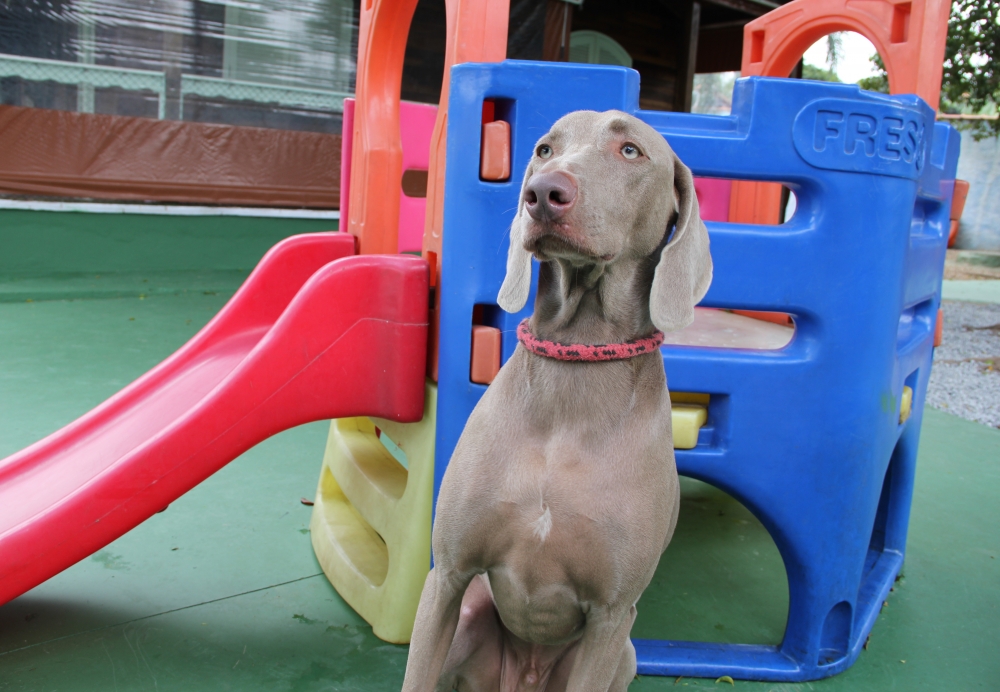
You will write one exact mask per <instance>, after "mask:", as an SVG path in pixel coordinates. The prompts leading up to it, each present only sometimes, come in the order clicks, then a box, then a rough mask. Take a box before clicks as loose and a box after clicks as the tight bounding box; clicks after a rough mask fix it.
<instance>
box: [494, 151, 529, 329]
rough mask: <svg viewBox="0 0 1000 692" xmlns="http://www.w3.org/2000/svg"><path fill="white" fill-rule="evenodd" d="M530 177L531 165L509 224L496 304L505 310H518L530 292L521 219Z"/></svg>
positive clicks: (527, 260) (526, 172) (527, 261)
mask: <svg viewBox="0 0 1000 692" xmlns="http://www.w3.org/2000/svg"><path fill="white" fill-rule="evenodd" d="M530 177H531V166H530V165H529V166H528V168H527V170H526V171H525V172H524V180H523V181H522V182H521V199H519V200H518V202H517V216H515V217H514V222H513V223H512V224H511V225H510V248H508V250H507V275H506V276H505V277H504V278H503V284H502V285H501V286H500V293H499V294H497V305H499V306H500V307H501V308H503V309H504V310H505V311H506V312H511V313H514V312H519V311H520V310H521V308H523V307H524V304H525V303H527V302H528V294H529V293H530V292H531V253H530V252H528V251H527V250H525V249H524V228H523V224H522V223H521V219H522V218H524V216H525V214H526V213H527V212H525V211H524V185H525V184H526V183H527V182H528V178H530Z"/></svg>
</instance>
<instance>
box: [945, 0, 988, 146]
mask: <svg viewBox="0 0 1000 692" xmlns="http://www.w3.org/2000/svg"><path fill="white" fill-rule="evenodd" d="M998 47H1000V0H954V2H953V3H952V6H951V19H950V20H949V21H948V43H947V45H946V47H945V55H944V78H943V79H942V81H941V109H942V110H943V111H945V112H949V111H951V112H959V113H972V114H980V113H983V112H986V113H992V114H995V113H996V111H997V104H998V103H1000V51H998V50H997V49H998ZM988 136H993V137H996V136H1000V120H980V121H977V122H976V125H975V126H974V128H973V137H974V138H975V139H982V138H984V137H988Z"/></svg>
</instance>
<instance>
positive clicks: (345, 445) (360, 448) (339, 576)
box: [310, 382, 437, 644]
mask: <svg viewBox="0 0 1000 692" xmlns="http://www.w3.org/2000/svg"><path fill="white" fill-rule="evenodd" d="M436 411H437V385H435V384H433V383H430V382H429V383H428V384H427V387H426V392H425V403H424V418H423V420H421V421H420V422H419V423H409V424H404V423H396V422H394V421H388V420H382V419H380V418H366V417H361V418H342V419H339V420H335V421H333V422H332V423H331V425H330V436H329V438H328V439H327V443H326V454H325V455H324V456H323V468H322V470H321V471H320V480H319V487H318V488H317V490H316V504H315V506H314V507H313V515H312V522H311V523H310V529H311V531H312V544H313V550H314V551H315V552H316V558H317V559H318V560H319V563H320V566H322V568H323V572H324V573H325V574H326V576H327V579H329V580H330V583H331V584H333V586H334V588H335V589H337V592H338V593H339V594H340V595H341V596H343V598H344V600H345V601H347V602H348V604H350V606H351V607H352V608H354V609H355V610H356V611H357V612H358V614H359V615H361V617H363V618H364V619H365V620H367V621H368V622H369V624H371V626H372V630H373V631H374V633H375V635H376V636H377V637H379V638H380V639H383V640H385V641H388V642H393V643H396V644H405V643H407V642H409V641H410V635H411V634H412V633H413V621H414V619H415V618H416V614H417V604H418V602H419V601H420V592H421V590H422V589H423V586H424V579H425V578H426V576H427V572H428V570H429V569H430V562H431V505H432V500H433V493H434V424H435V413H436ZM376 426H377V427H378V428H379V429H380V430H382V432H383V433H385V435H387V436H388V437H389V438H390V439H391V440H392V441H393V442H394V443H395V445H397V446H398V447H399V449H400V450H401V451H402V452H403V453H404V454H405V455H406V460H407V466H408V468H404V467H403V465H402V464H400V463H399V461H397V460H396V459H395V458H394V457H393V455H392V454H390V452H389V451H388V450H387V449H386V447H385V446H384V445H383V444H382V442H380V441H379V438H378V436H377V432H376Z"/></svg>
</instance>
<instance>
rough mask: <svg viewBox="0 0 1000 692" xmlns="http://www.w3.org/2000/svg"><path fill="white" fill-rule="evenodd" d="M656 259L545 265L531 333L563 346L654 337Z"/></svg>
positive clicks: (541, 269) (550, 261) (564, 262)
mask: <svg viewBox="0 0 1000 692" xmlns="http://www.w3.org/2000/svg"><path fill="white" fill-rule="evenodd" d="M655 269H656V262H655V257H649V258H645V259H642V260H622V259H619V260H617V261H615V262H613V263H604V262H594V263H576V262H571V261H570V260H566V259H551V260H547V261H544V262H542V263H541V267H540V270H539V274H538V294H537V297H536V299H535V312H534V314H533V315H532V317H531V323H530V324H531V331H532V332H533V333H534V334H535V335H536V336H537V337H538V338H540V339H545V340H548V341H556V342H560V343H576V344H611V343H622V342H625V341H630V340H633V339H640V338H643V337H647V336H649V335H650V334H651V333H653V332H654V331H655V329H656V328H655V327H654V326H653V322H652V319H651V318H650V315H649V291H650V287H651V285H652V282H653V273H654V271H655Z"/></svg>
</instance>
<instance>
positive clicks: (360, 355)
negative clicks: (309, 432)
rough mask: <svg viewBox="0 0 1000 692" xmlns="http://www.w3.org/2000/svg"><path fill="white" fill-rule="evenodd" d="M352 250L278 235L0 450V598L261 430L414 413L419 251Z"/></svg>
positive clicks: (163, 500) (183, 487)
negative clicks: (124, 383)
mask: <svg viewBox="0 0 1000 692" xmlns="http://www.w3.org/2000/svg"><path fill="white" fill-rule="evenodd" d="M353 254H354V237H353V236H351V235H348V234H346V233H344V234H340V233H318V234H312V235H303V236H296V237H294V238H289V239H288V240H285V241H284V242H282V243H280V244H278V245H277V246H275V247H274V248H273V249H272V250H271V251H270V252H269V253H268V254H267V255H266V256H265V257H264V259H263V260H261V263H260V264H259V265H258V267H257V268H256V269H255V270H254V272H253V273H252V274H251V275H250V277H249V278H248V279H247V281H246V283H245V284H244V285H243V286H242V287H241V288H240V290H239V291H238V292H237V293H236V295H235V296H233V298H232V300H230V301H229V303H227V304H226V306H225V307H224V308H223V309H222V311H221V312H220V313H219V314H218V315H217V316H216V317H215V318H214V319H213V320H212V321H211V322H210V323H209V324H208V325H207V326H206V327H205V328H204V329H202V330H201V331H200V332H199V333H198V334H197V335H196V336H195V337H194V338H193V339H191V341H189V342H188V343H187V344H186V345H185V346H184V347H182V348H181V349H180V350H178V351H177V352H176V353H174V354H173V355H172V356H170V357H169V358H167V359H166V360H165V361H163V363H161V364H160V365H158V366H157V367H155V368H153V369H152V370H150V371H149V372H148V373H146V374H145V375H143V376H142V377H140V378H139V379H138V380H136V381H135V382H133V383H132V384H131V385H129V386H128V387H126V388H125V389H123V390H122V391H120V392H119V393H118V394H116V395H115V396H113V397H111V398H110V399H108V400H107V401H106V402H104V403H103V404H101V405H100V406H98V407H97V408H95V409H94V410H92V411H90V412H89V413H87V414H86V415H84V416H83V417H81V418H79V419H78V420H76V421H74V422H73V423H71V424H69V425H67V426H66V427H65V428H63V429H62V430H59V431H58V432H55V433H53V434H52V435H50V436H49V437H47V438H45V439H44V440H41V441H40V442H38V443H36V444H34V445H32V446H31V447H28V448H27V449H25V450H22V451H21V452H18V453H17V454H14V455H12V456H10V457H8V458H6V459H4V460H2V461H0V604H3V603H5V602H7V601H9V600H10V599H12V598H15V597H17V596H19V595H20V594H22V593H24V592H25V591H27V590H28V589H30V588H32V587H33V586H35V585H37V584H39V583H41V582H43V581H45V580H46V579H48V578H49V577H52V576H53V575H55V574H57V573H59V572H60V571H62V570H64V569H66V568H67V567H69V566H70V565H72V564H74V563H75V562H77V561H79V560H81V559H83V558H85V557H86V556H88V555H90V554H91V553H93V552H95V551H97V550H99V549H100V548H102V547H104V546H105V545H107V544H108V543H110V542H111V541H113V540H114V539H115V538H117V537H119V536H121V535H122V534H124V533H125V532H127V531H128V530H130V529H132V528H133V527H135V526H137V525H138V524H140V523H141V522H143V521H144V520H145V519H147V518H149V517H150V516H151V515H153V514H154V513H156V512H158V511H160V510H162V509H164V508H165V507H166V506H167V505H168V504H169V503H170V502H172V501H173V500H174V499H176V498H177V497H179V496H181V495H182V494H184V493H185V492H187V491H188V490H190V489H191V488H193V487H194V486H196V485H197V484H198V483H200V482H202V481H203V480H205V479H206V478H208V477H209V476H210V475H212V474H213V473H215V472H216V471H218V470H219V469H220V468H222V467H223V466H225V465H226V464H227V463H228V462H230V461H232V460H233V459H235V458H236V457H237V456H239V455H240V454H241V453H243V452H244V451H246V450H248V449H250V448H251V447H253V446H254V445H256V444H257V443H258V442H261V441H262V440H264V439H266V438H268V437H270V436H271V435H274V434H275V433H278V432H280V431H282V430H286V429H288V428H291V427H294V426H296V425H301V424H303V423H308V422H310V421H315V420H322V419H326V418H341V417H346V416H361V415H371V416H378V417H381V418H391V419H395V420H399V421H406V422H409V421H417V420H420V418H421V416H422V414H423V404H424V401H423V396H424V381H423V379H424V378H423V374H424V368H425V356H426V345H427V300H428V298H427V285H428V269H427V264H426V263H425V262H424V261H423V260H421V259H419V258H417V257H412V256H404V255H396V256H374V255H364V256H357V257H352V256H351V255H353Z"/></svg>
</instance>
